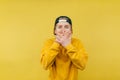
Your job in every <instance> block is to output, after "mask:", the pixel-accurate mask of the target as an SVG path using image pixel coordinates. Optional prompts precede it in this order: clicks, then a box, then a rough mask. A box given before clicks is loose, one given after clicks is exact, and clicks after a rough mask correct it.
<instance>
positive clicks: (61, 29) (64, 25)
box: [55, 22, 72, 35]
mask: <svg viewBox="0 0 120 80" xmlns="http://www.w3.org/2000/svg"><path fill="white" fill-rule="evenodd" d="M66 33H70V34H71V33H72V30H71V25H70V24H69V23H68V22H59V23H57V24H56V28H55V34H56V35H59V34H60V35H65V34H66Z"/></svg>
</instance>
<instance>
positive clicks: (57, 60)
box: [40, 38, 88, 80]
mask: <svg viewBox="0 0 120 80" xmlns="http://www.w3.org/2000/svg"><path fill="white" fill-rule="evenodd" d="M87 59H88V56H87V53H86V51H85V49H84V48H83V45H82V43H81V42H80V40H79V39H76V38H72V41H71V44H69V45H67V46H66V47H63V46H61V45H60V44H59V43H57V42H55V39H54V38H53V39H49V40H47V41H46V43H45V44H44V46H43V49H42V51H41V60H40V61H41V64H42V65H43V67H44V69H49V71H50V74H49V80H77V78H78V69H80V70H83V69H84V68H85V65H86V62H87Z"/></svg>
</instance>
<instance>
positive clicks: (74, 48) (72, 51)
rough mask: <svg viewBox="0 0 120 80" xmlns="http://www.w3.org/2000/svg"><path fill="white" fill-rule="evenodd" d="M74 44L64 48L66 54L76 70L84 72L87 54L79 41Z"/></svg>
mask: <svg viewBox="0 0 120 80" xmlns="http://www.w3.org/2000/svg"><path fill="white" fill-rule="evenodd" d="M74 42H75V45H73V44H69V45H67V46H66V49H67V54H68V56H69V57H70V59H71V61H72V63H73V64H74V65H75V66H76V67H77V68H78V69H81V70H84V68H85V66H86V63H87V60H88V55H87V52H86V51H85V49H84V47H83V45H82V43H81V42H80V40H75V41H74Z"/></svg>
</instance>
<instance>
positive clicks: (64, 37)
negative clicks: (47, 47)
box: [56, 32, 72, 47]
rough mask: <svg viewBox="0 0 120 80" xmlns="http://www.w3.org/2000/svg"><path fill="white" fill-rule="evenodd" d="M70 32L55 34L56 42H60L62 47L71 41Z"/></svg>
mask: <svg viewBox="0 0 120 80" xmlns="http://www.w3.org/2000/svg"><path fill="white" fill-rule="evenodd" d="M71 36H72V34H71V32H64V34H57V35H56V42H58V43H60V44H61V45H62V46H63V47H65V46H67V45H68V44H70V43H71Z"/></svg>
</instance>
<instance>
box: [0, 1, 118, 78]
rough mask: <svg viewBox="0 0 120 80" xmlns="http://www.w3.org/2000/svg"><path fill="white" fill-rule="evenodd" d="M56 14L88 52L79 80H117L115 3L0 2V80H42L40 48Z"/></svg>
mask: <svg viewBox="0 0 120 80" xmlns="http://www.w3.org/2000/svg"><path fill="white" fill-rule="evenodd" d="M60 15H67V16H69V17H71V19H72V21H73V34H74V35H73V36H74V37H77V38H79V39H81V40H82V42H83V44H84V47H85V48H86V50H87V52H88V54H89V60H88V63H87V67H86V69H85V70H84V71H79V76H78V79H79V80H120V1H119V0H118V1H117V0H3V1H2V0H1V1H0V80H47V77H48V71H45V70H43V68H42V67H41V65H40V50H41V48H42V46H43V42H44V41H45V40H46V39H48V38H50V37H53V25H54V20H55V18H56V17H58V16H60Z"/></svg>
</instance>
